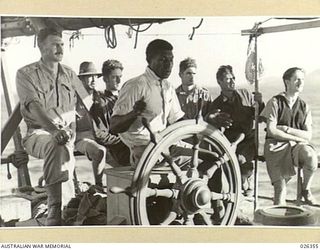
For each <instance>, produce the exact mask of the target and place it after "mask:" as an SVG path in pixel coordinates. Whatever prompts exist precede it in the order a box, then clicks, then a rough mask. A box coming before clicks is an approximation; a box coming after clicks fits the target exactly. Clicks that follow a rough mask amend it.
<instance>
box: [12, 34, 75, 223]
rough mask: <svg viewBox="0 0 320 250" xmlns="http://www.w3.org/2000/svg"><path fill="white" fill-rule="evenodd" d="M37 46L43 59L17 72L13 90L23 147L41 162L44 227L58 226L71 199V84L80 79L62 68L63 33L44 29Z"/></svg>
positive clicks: (72, 126)
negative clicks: (21, 122) (45, 199)
mask: <svg viewBox="0 0 320 250" xmlns="http://www.w3.org/2000/svg"><path fill="white" fill-rule="evenodd" d="M37 42H38V47H39V49H40V52H41V59H40V60H39V61H38V62H35V63H32V64H29V65H27V66H24V67H23V68H21V69H19V70H18V72H17V76H16V86H17V92H18V96H19V99H20V105H21V114H22V116H23V118H24V120H25V122H26V124H27V134H26V137H25V138H24V140H23V144H24V147H25V149H26V151H27V153H28V154H30V155H32V156H34V157H36V158H40V159H44V164H43V176H44V180H45V183H46V185H45V188H46V192H47V195H48V216H47V219H46V225H47V226H55V225H60V224H61V207H62V206H63V205H66V204H67V202H68V201H69V200H70V199H71V198H72V197H73V196H74V186H73V180H72V177H73V171H74V162H75V160H74V156H73V147H74V146H73V145H74V138H75V105H76V92H75V85H76V84H77V81H80V80H79V79H78V77H77V75H76V74H75V72H74V71H72V70H71V68H69V67H67V66H65V65H62V64H60V62H61V60H62V57H63V45H64V44H63V41H62V34H61V32H59V31H57V30H55V29H52V28H45V29H42V30H41V31H40V32H39V34H38V38H37Z"/></svg>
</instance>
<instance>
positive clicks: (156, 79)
mask: <svg viewBox="0 0 320 250" xmlns="http://www.w3.org/2000/svg"><path fill="white" fill-rule="evenodd" d="M145 74H146V76H147V77H148V78H149V79H150V80H151V82H152V83H154V84H155V85H156V86H160V82H162V83H163V84H162V87H166V88H168V86H169V82H168V80H167V79H161V78H160V77H159V76H157V75H156V73H154V71H153V70H152V69H151V68H150V67H149V66H148V67H147V68H146V71H145Z"/></svg>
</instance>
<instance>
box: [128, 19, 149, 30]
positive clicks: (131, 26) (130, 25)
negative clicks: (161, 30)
mask: <svg viewBox="0 0 320 250" xmlns="http://www.w3.org/2000/svg"><path fill="white" fill-rule="evenodd" d="M128 22H129V24H128V25H129V27H130V28H131V29H132V30H133V31H135V32H145V31H147V30H148V29H149V28H150V27H151V26H152V25H153V22H151V23H150V24H149V26H148V27H146V28H145V29H143V30H140V24H138V29H135V28H134V27H133V25H132V24H131V21H130V19H128Z"/></svg>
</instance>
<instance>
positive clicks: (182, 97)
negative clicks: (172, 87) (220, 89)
mask: <svg viewBox="0 0 320 250" xmlns="http://www.w3.org/2000/svg"><path fill="white" fill-rule="evenodd" d="M176 94H177V96H178V99H179V102H180V105H181V109H182V111H183V112H184V113H185V116H184V119H194V118H195V117H196V116H197V114H198V110H199V107H198V105H199V99H200V98H201V99H202V116H203V117H205V116H206V115H207V113H208V112H209V110H208V108H209V107H208V103H210V102H213V100H214V99H213V97H212V96H211V95H210V93H209V91H208V90H207V89H205V88H200V87H198V86H195V87H194V88H193V89H192V90H190V91H184V90H183V88H182V85H180V86H179V87H178V88H177V89H176Z"/></svg>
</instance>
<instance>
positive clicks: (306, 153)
mask: <svg viewBox="0 0 320 250" xmlns="http://www.w3.org/2000/svg"><path fill="white" fill-rule="evenodd" d="M299 162H300V164H301V165H302V166H308V167H309V168H311V170H313V171H315V170H316V169H317V167H318V157H317V154H316V152H315V150H314V149H313V148H312V147H310V146H308V145H306V146H304V147H302V148H301V149H300V151H299Z"/></svg>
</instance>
